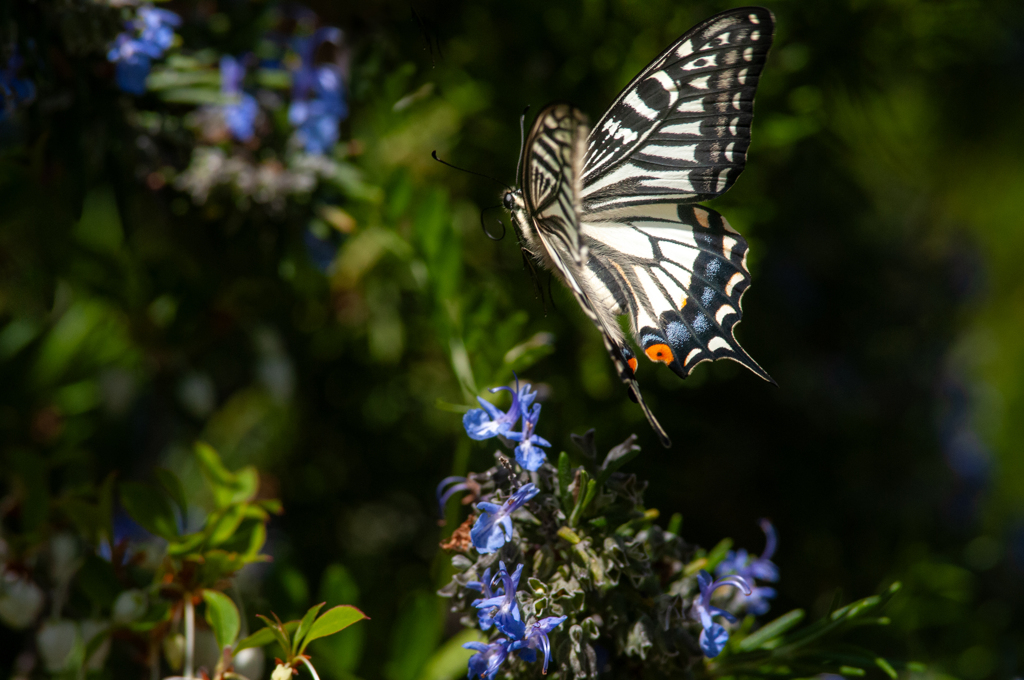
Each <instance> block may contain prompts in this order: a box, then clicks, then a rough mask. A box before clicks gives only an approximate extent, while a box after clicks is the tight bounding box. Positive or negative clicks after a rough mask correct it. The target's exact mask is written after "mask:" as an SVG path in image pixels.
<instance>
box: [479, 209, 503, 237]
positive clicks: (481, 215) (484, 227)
mask: <svg viewBox="0 0 1024 680" xmlns="http://www.w3.org/2000/svg"><path fill="white" fill-rule="evenodd" d="M500 207H502V206H500V205H492V206H490V207H489V208H484V209H483V210H481V211H480V228H481V229H483V230H484V235H485V236H487V238H489V239H491V240H492V241H500V240H501V239H503V238H505V223H504V222H503V221H502V220H501V218H500V217H499V218H498V224H500V225H501V236H494V235H493V234H491V232H489V231H487V225H486V224H485V223H484V213H485V212H487V211H488V210H494V209H495V208H500Z"/></svg>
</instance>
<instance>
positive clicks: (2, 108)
mask: <svg viewBox="0 0 1024 680" xmlns="http://www.w3.org/2000/svg"><path fill="white" fill-rule="evenodd" d="M21 63H22V60H21V57H19V56H18V54H17V53H14V54H12V55H11V58H10V59H8V60H7V66H6V67H5V68H4V69H3V70H0V121H3V120H4V119H6V118H7V116H8V115H10V114H11V113H12V112H13V111H14V110H15V109H16V108H17V107H18V106H20V105H23V104H27V103H28V102H30V101H32V100H33V99H35V97H36V86H35V84H34V83H33V82H32V81H31V80H28V79H26V78H18V77H17V74H18V69H20V68H21Z"/></svg>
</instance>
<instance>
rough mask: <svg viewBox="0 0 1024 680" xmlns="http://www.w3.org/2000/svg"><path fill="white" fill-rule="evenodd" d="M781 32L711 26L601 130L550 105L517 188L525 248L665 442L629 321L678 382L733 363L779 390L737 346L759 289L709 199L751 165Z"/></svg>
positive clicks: (511, 195)
mask: <svg viewBox="0 0 1024 680" xmlns="http://www.w3.org/2000/svg"><path fill="white" fill-rule="evenodd" d="M773 27H774V19H773V17H772V15H771V12H769V11H768V10H766V9H763V8H757V7H748V8H740V9H735V10H729V11H727V12H723V13H721V14H719V15H717V16H715V17H712V18H710V19H708V20H706V21H704V22H702V23H701V24H699V25H697V26H695V27H694V28H693V29H691V30H690V31H687V33H686V34H684V35H683V36H682V37H681V38H679V39H678V40H677V41H676V42H675V43H673V44H672V45H670V46H669V47H668V48H667V49H666V50H665V51H664V52H663V53H662V54H661V55H660V56H658V57H657V58H656V59H655V60H654V61H653V62H651V64H650V65H648V66H647V68H645V69H644V70H643V71H641V72H640V74H638V75H637V77H636V78H634V79H633V81H632V82H631V83H630V84H629V85H628V86H626V88H625V89H624V90H623V92H622V93H621V94H620V95H619V96H618V97H617V99H616V101H615V102H614V103H613V104H612V106H611V108H609V110H608V112H607V113H605V114H604V116H603V117H602V118H601V119H600V120H599V121H598V123H597V125H595V126H594V127H593V129H591V128H590V127H589V126H588V123H587V118H586V116H585V115H584V114H583V113H582V112H581V111H579V110H578V109H576V108H575V107H573V106H571V105H570V104H565V103H558V104H552V105H549V106H548V107H546V108H545V109H543V110H542V111H541V112H540V113H539V114H538V116H537V119H536V121H535V122H534V124H533V127H532V128H531V130H530V133H529V135H528V136H527V139H526V143H525V145H524V148H523V158H522V160H521V163H520V167H521V175H520V177H519V178H518V179H519V189H516V190H513V191H509V192H508V193H507V194H506V195H505V197H504V204H505V207H506V208H508V209H509V211H510V212H511V214H512V218H513V222H514V223H515V226H516V230H517V232H518V234H519V237H520V241H521V243H522V244H523V247H524V249H525V250H527V251H528V252H529V253H530V254H531V255H532V256H533V257H535V258H536V259H537V260H538V261H539V262H540V263H541V264H542V265H543V266H545V267H547V268H548V269H550V270H552V271H553V272H555V273H556V274H558V276H559V277H560V278H561V279H562V280H563V281H564V282H565V284H566V285H567V286H568V288H569V289H570V290H571V291H572V292H573V295H574V296H575V297H576V300H577V302H579V304H580V307H581V308H582V309H583V311H584V312H585V313H586V314H587V316H588V317H590V319H591V320H592V321H593V322H594V324H595V326H597V328H598V330H599V331H600V332H601V336H602V338H603V339H604V344H605V348H606V349H607V350H608V354H609V356H610V357H611V359H612V362H613V364H614V365H615V368H616V372H617V373H618V375H619V378H620V380H622V382H623V383H624V384H626V385H627V387H628V388H629V391H630V396H631V397H632V398H633V399H634V400H635V401H637V403H639V404H640V406H641V408H642V409H643V411H644V413H645V415H646V416H647V419H648V421H649V422H650V423H651V426H652V427H653V428H654V430H655V432H656V433H657V434H658V436H659V438H660V439H661V442H662V444H664V445H665V446H669V445H670V441H669V439H668V436H667V434H666V433H665V431H664V429H663V428H662V427H661V425H660V424H659V423H658V421H657V419H656V418H655V417H654V415H653V414H652V413H651V411H650V409H649V408H648V407H647V405H646V404H645V403H644V401H643V398H642V397H641V395H640V390H639V386H638V384H637V381H636V375H635V373H636V370H637V366H638V362H637V358H636V355H635V354H634V352H633V350H632V349H631V348H630V346H629V344H628V343H627V342H626V339H625V337H624V334H623V332H622V330H621V328H620V326H619V324H618V320H617V317H618V316H619V315H621V314H626V315H627V316H628V317H629V319H630V327H631V330H632V335H633V338H634V339H635V340H636V343H637V345H638V346H639V347H640V348H641V350H642V352H643V353H644V354H645V355H646V357H647V358H648V359H650V360H651V361H655V362H661V363H665V364H667V365H668V366H669V367H670V368H671V369H672V370H673V371H674V372H675V373H676V374H677V375H679V376H680V377H683V378H685V377H686V376H687V375H689V373H690V372H691V371H692V370H693V368H694V367H695V366H696V365H697V364H699V363H701V362H703V361H709V360H715V359H732V360H734V361H738V362H739V363H741V364H743V365H744V366H746V367H747V368H749V369H750V370H752V371H753V372H754V373H756V374H757V375H759V376H760V377H762V378H764V379H765V380H769V381H771V378H770V377H769V376H768V374H767V373H765V372H764V370H763V369H761V367H760V366H758V365H757V363H755V362H754V360H753V359H751V358H750V356H749V355H748V354H747V353H746V352H745V351H744V350H743V349H742V348H741V347H740V346H739V343H738V342H737V341H736V339H735V337H734V336H733V329H734V327H735V326H736V324H737V323H738V322H739V320H740V318H741V316H742V314H741V307H740V298H741V297H742V295H743V293H744V292H745V291H746V289H747V288H748V287H749V285H750V275H749V273H748V272H747V268H746V256H747V243H746V241H745V240H744V239H743V237H742V236H740V235H739V234H738V233H737V232H736V230H734V229H733V228H732V227H731V226H730V225H729V223H728V222H727V221H726V219H725V218H724V217H723V216H722V215H720V214H718V213H717V212H715V211H714V210H712V209H710V208H707V207H704V206H702V205H699V202H700V201H704V200H707V199H710V198H713V197H715V196H717V195H719V194H721V193H722V192H724V191H725V190H727V189H728V188H729V187H730V186H731V185H732V183H733V182H734V181H735V179H736V177H737V176H738V175H739V173H740V171H741V170H742V169H743V165H744V163H745V161H746V150H747V146H748V145H749V141H750V121H751V119H752V111H753V98H754V92H755V90H756V86H757V80H758V77H759V75H760V72H761V68H762V67H763V65H764V61H765V59H766V57H767V52H768V48H769V47H770V45H771V40H772V31H773Z"/></svg>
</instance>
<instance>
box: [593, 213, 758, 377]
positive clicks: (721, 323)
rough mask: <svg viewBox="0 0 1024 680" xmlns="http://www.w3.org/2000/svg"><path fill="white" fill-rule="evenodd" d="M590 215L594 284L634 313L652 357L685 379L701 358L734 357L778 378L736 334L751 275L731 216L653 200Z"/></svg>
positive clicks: (636, 330) (620, 309) (637, 334)
mask: <svg viewBox="0 0 1024 680" xmlns="http://www.w3.org/2000/svg"><path fill="white" fill-rule="evenodd" d="M586 219H588V220H589V221H587V222H584V223H583V225H582V227H581V234H582V240H583V243H584V244H585V246H586V247H587V248H588V250H589V253H590V258H589V260H588V263H587V278H588V280H589V282H590V287H591V289H592V290H594V291H595V292H596V295H597V296H598V298H599V299H601V300H606V301H609V302H605V303H604V304H605V306H606V307H609V308H611V309H612V310H613V311H614V312H615V313H625V314H628V315H629V317H630V321H631V325H632V328H633V334H634V338H635V339H636V341H637V344H638V345H639V346H640V348H641V350H642V351H643V352H644V353H645V354H646V355H647V357H648V358H649V359H651V360H652V361H660V362H663V363H666V364H668V366H669V367H670V368H672V370H673V371H675V372H676V373H677V374H678V375H679V376H680V377H684V378H685V377H686V376H687V375H689V374H690V372H691V371H692V370H693V368H694V367H695V366H696V365H697V364H699V363H701V362H702V361H708V360H714V359H733V360H735V361H738V362H740V363H742V364H743V365H744V366H746V367H747V368H749V369H750V370H752V371H754V372H755V373H757V374H758V375H759V376H761V377H762V378H764V379H766V380H771V378H770V377H768V375H767V374H766V373H765V372H764V370H762V369H761V367H760V366H758V365H757V363H756V362H754V360H753V359H751V358H750V356H749V355H748V354H747V353H746V352H745V351H744V350H743V348H742V347H740V345H739V343H738V342H736V338H735V337H734V335H733V329H734V328H735V326H736V324H737V323H739V321H740V319H741V316H742V315H741V307H740V300H741V298H742V296H743V293H744V292H745V291H746V289H747V288H748V287H749V286H750V274H749V272H748V271H747V267H746V259H747V243H746V241H745V240H744V239H743V237H742V236H740V235H739V234H738V233H736V231H735V230H734V229H732V227H730V226H729V223H728V222H727V221H726V220H725V218H724V217H722V216H721V215H720V214H718V213H717V212H715V211H714V210H711V209H710V208H705V207H702V206H690V205H671V204H653V205H648V206H644V207H643V208H642V209H639V208H633V209H631V210H630V212H629V214H628V215H621V214H619V215H615V214H610V213H604V214H599V215H596V216H593V215H592V216H589V217H588V218H586Z"/></svg>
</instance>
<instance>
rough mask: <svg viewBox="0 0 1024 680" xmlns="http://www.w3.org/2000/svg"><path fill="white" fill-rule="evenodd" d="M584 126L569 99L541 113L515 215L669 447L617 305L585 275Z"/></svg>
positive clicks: (528, 149) (528, 148) (527, 155)
mask: <svg viewBox="0 0 1024 680" xmlns="http://www.w3.org/2000/svg"><path fill="white" fill-rule="evenodd" d="M586 132H587V128H586V118H585V116H584V114H583V113H582V112H580V111H579V110H577V109H574V108H573V107H571V106H569V105H567V104H553V105H551V106H549V107H547V108H546V109H544V110H543V111H541V112H540V113H539V114H538V116H537V120H536V121H535V122H534V124H533V128H532V129H531V131H530V135H529V137H528V138H527V143H526V147H525V149H524V153H525V160H526V162H525V163H524V167H523V173H524V175H523V178H522V186H523V187H524V192H523V193H524V199H525V208H526V210H525V211H524V214H522V215H521V216H520V217H518V218H517V219H518V220H519V221H523V222H526V225H525V229H524V230H523V231H524V235H526V237H527V241H528V243H529V242H530V241H531V239H534V238H535V239H536V240H537V241H538V242H539V243H538V244H535V245H532V247H533V248H534V249H535V250H540V251H541V252H540V254H541V256H542V259H544V260H545V262H546V263H547V264H549V266H550V267H551V268H552V269H553V270H555V271H556V272H558V274H559V275H560V276H561V277H562V279H563V280H564V281H565V283H566V285H568V287H569V289H570V290H571V291H572V292H573V295H574V296H575V297H576V301H577V302H578V303H579V305H580V308H581V309H582V310H583V312H584V313H585V314H586V315H587V316H588V317H589V318H590V320H591V321H593V322H594V325H595V326H597V329H598V330H599V331H600V332H601V338H602V340H603V341H604V345H605V349H606V350H607V351H608V355H609V356H610V357H611V359H612V363H613V364H614V365H615V371H616V373H617V374H618V376H619V379H620V380H622V382H623V383H624V384H625V385H626V386H627V387H628V388H629V390H630V391H631V396H632V397H633V398H634V399H635V400H636V402H637V403H638V404H639V405H640V407H641V408H642V409H643V412H644V415H645V416H646V417H647V420H648V421H649V422H650V424H651V427H652V428H654V431H655V432H656V433H657V435H658V437H659V438H660V439H661V443H662V444H663V445H664V446H666V447H667V446H670V445H671V441H670V440H669V438H668V435H667V434H666V433H665V430H664V429H663V428H662V427H661V425H660V424H659V423H658V421H657V419H656V418H655V417H654V414H653V413H651V410H650V408H649V407H648V406H647V404H646V403H645V402H644V400H643V397H642V396H641V394H640V386H639V385H638V384H637V381H636V377H635V376H634V370H635V367H636V359H635V357H634V355H633V352H632V350H630V349H629V346H628V345H627V344H626V342H625V340H624V338H623V336H622V332H621V330H620V329H619V326H618V323H617V321H616V319H615V312H614V309H613V308H611V307H610V306H609V305H608V304H607V303H606V301H605V300H603V299H602V298H601V297H600V295H599V293H598V291H595V290H593V289H592V288H591V287H590V286H589V285H588V281H587V279H586V277H585V272H586V266H587V262H588V260H589V256H588V252H587V249H586V247H585V246H584V245H582V244H581V241H580V227H579V221H578V216H579V210H578V205H576V201H577V197H578V195H579V194H578V188H579V181H578V178H579V174H580V172H581V169H582V160H583V153H584V143H585V140H586ZM531 228H532V229H531ZM537 245H539V246H540V247H539V248H537Z"/></svg>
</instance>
